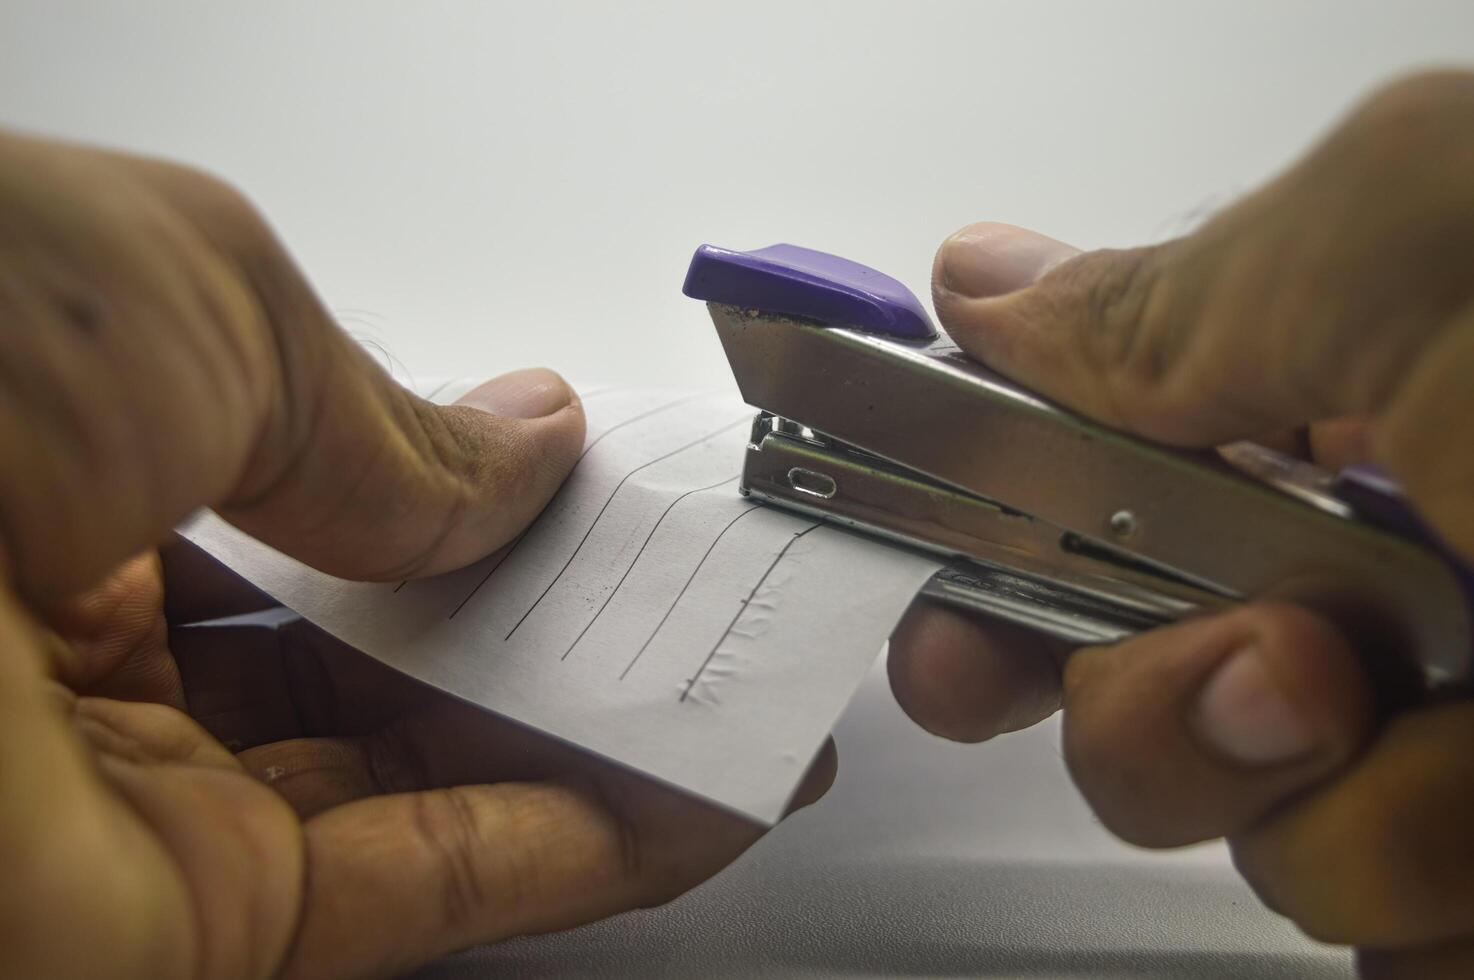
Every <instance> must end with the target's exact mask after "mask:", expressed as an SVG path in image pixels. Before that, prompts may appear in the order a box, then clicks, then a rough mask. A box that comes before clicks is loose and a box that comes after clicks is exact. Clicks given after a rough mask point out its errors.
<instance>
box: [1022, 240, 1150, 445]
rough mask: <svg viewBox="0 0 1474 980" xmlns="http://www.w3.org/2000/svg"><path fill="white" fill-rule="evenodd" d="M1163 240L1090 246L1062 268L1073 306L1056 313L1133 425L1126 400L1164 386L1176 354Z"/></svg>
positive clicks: (1129, 402) (1106, 391)
mask: <svg viewBox="0 0 1474 980" xmlns="http://www.w3.org/2000/svg"><path fill="white" fill-rule="evenodd" d="M1162 248H1163V246H1149V247H1146V248H1140V249H1130V250H1114V249H1107V250H1101V251H1097V252H1089V253H1085V254H1083V255H1080V256H1078V257H1077V258H1075V259H1072V260H1070V261H1069V262H1067V263H1066V264H1065V265H1063V266H1060V267H1059V269H1057V270H1055V272H1054V273H1051V275H1054V276H1058V277H1059V278H1060V280H1061V281H1060V283H1059V285H1060V286H1062V287H1063V288H1062V289H1061V290H1060V291H1059V294H1060V295H1062V296H1070V297H1073V300H1072V305H1073V306H1074V308H1073V309H1072V310H1069V311H1061V313H1062V315H1061V316H1060V317H1058V318H1056V320H1057V322H1063V323H1065V324H1068V325H1070V326H1071V328H1072V329H1073V330H1074V331H1075V332H1076V338H1075V339H1076V346H1077V348H1078V352H1079V355H1080V356H1081V358H1082V359H1083V361H1084V366H1085V367H1086V368H1087V370H1089V371H1090V372H1091V374H1092V375H1093V376H1094V377H1095V378H1096V379H1097V381H1098V383H1099V384H1100V385H1101V386H1102V390H1103V392H1104V394H1105V395H1106V397H1107V399H1108V401H1109V402H1110V404H1111V406H1112V408H1113V410H1114V412H1115V414H1116V415H1117V416H1119V417H1118V418H1116V419H1114V420H1113V421H1116V422H1121V423H1126V424H1128V425H1130V424H1132V421H1133V420H1132V419H1131V418H1130V417H1129V416H1130V415H1131V414H1132V411H1131V409H1130V406H1131V405H1132V404H1134V403H1136V402H1139V401H1141V400H1142V399H1141V396H1142V393H1143V392H1149V391H1152V390H1155V389H1158V388H1160V387H1161V386H1162V384H1163V381H1164V379H1166V378H1167V377H1168V376H1169V374H1170V373H1171V371H1172V368H1173V366H1174V364H1175V361H1176V358H1177V354H1178V351H1177V345H1176V344H1175V343H1174V334H1173V326H1174V324H1173V323H1172V320H1171V318H1170V317H1169V316H1168V315H1166V314H1167V313H1168V310H1167V304H1166V303H1165V298H1166V292H1167V290H1166V287H1167V285H1168V283H1167V277H1165V276H1163V275H1162V274H1161V272H1160V269H1161V251H1162Z"/></svg>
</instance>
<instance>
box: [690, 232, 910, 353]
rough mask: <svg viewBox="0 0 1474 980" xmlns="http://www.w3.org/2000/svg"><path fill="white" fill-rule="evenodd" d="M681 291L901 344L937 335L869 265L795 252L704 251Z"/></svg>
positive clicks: (905, 295)
mask: <svg viewBox="0 0 1474 980" xmlns="http://www.w3.org/2000/svg"><path fill="white" fill-rule="evenodd" d="M681 291H682V292H684V293H685V294H686V295H687V296H690V297H691V298H692V299H702V300H706V301H707V302H710V303H726V304H727V305H729V306H740V307H743V308H744V309H752V310H761V311H762V312H764V313H782V314H786V315H787V316H795V317H802V318H804V319H807V320H816V321H818V322H819V323H822V324H824V325H825V326H830V327H853V328H854V329H856V330H864V331H867V332H869V333H881V334H886V335H888V336H891V337H899V338H903V339H906V340H920V341H930V340H934V339H935V338H936V336H937V331H936V328H935V327H933V326H932V322H931V318H930V317H928V316H927V315H926V310H925V309H924V308H923V307H922V305H921V302H920V301H919V300H917V298H916V297H915V296H914V295H913V294H912V293H911V290H909V289H907V288H906V287H905V286H903V285H901V284H900V283H899V282H897V281H896V280H894V279H892V278H891V277H890V276H888V275H886V274H884V273H882V272H877V271H875V270H874V269H871V268H869V267H868V266H863V265H861V264H860V263H858V262H851V261H850V260H849V259H842V258H840V257H839V256H837V255H829V254H828V253H826V252H816V251H814V250H813V249H809V248H799V247H798V246H797V245H769V246H768V247H767V248H759V249H756V250H754V251H751V252H736V251H733V250H731V249H726V248H717V247H716V246H714V245H702V246H701V247H700V248H698V249H697V250H696V254H695V255H693V256H691V267H690V269H689V270H687V272H686V284H685V286H684V287H682V290H681Z"/></svg>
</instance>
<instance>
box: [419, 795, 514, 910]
mask: <svg viewBox="0 0 1474 980" xmlns="http://www.w3.org/2000/svg"><path fill="white" fill-rule="evenodd" d="M470 794H471V791H470V790H468V789H466V788H463V787H453V788H450V789H442V790H431V791H427V792H424V793H420V794H417V795H416V796H415V798H414V800H415V802H414V812H413V826H414V828H415V831H416V833H417V834H418V835H419V837H420V840H421V844H422V845H423V846H424V848H425V850H426V852H427V853H428V854H429V855H430V856H431V861H432V865H431V869H432V870H431V874H432V878H431V880H432V881H433V882H434V883H435V886H436V887H435V897H436V900H437V902H438V903H439V908H440V913H441V921H443V922H445V923H446V925H447V926H449V927H450V928H451V929H452V930H453V931H455V930H460V929H464V928H466V927H468V926H470V925H472V924H474V923H476V922H477V921H479V920H480V919H481V918H482V917H483V915H485V913H486V910H487V908H488V906H489V905H490V903H492V902H493V901H500V902H503V903H506V904H508V905H510V906H511V907H514V908H515V907H516V903H517V899H518V896H519V894H521V892H522V887H521V883H522V882H523V880H524V879H523V878H522V877H521V876H520V875H518V874H516V873H510V874H505V875H501V876H499V879H498V880H499V883H500V884H503V885H504V886H505V887H504V888H503V889H502V890H501V894H499V895H496V896H493V895H491V894H489V893H488V891H487V888H486V886H485V882H486V879H485V878H484V877H483V868H482V863H483V861H485V860H486V858H487V855H488V854H489V853H490V851H491V849H490V848H488V846H487V844H488V842H487V841H485V840H484V839H483V836H482V832H481V821H480V820H479V819H478V809H479V808H482V807H485V806H487V805H488V803H489V801H490V800H492V799H494V797H492V796H490V795H479V796H477V797H476V798H475V799H474V800H473V799H472V797H471V795H470ZM516 850H517V849H516V848H515V847H511V848H507V849H506V852H507V853H516ZM508 870H509V871H512V872H515V871H516V870H517V869H516V868H515V867H512V868H509V869H508Z"/></svg>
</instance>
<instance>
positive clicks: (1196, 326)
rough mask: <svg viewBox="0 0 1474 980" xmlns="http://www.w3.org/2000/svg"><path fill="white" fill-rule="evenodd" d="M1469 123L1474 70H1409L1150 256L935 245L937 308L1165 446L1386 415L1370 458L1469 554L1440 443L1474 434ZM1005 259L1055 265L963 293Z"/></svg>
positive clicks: (1465, 482) (958, 242)
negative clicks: (1297, 156) (999, 287)
mask: <svg viewBox="0 0 1474 980" xmlns="http://www.w3.org/2000/svg"><path fill="white" fill-rule="evenodd" d="M1471 122H1474V76H1471V75H1468V74H1460V73H1445V74H1441V75H1428V76H1423V77H1420V78H1415V79H1412V80H1409V81H1406V82H1403V83H1401V84H1399V85H1396V86H1393V87H1391V88H1389V89H1388V90H1386V91H1385V92H1383V93H1381V94H1380V95H1378V96H1377V97H1375V98H1373V99H1372V100H1370V101H1369V102H1368V103H1367V104H1366V105H1364V106H1363V107H1362V108H1361V109H1360V110H1358V111H1357V112H1356V113H1354V114H1353V115H1352V117H1351V118H1350V119H1349V120H1348V121H1347V122H1346V123H1345V124H1344V125H1343V126H1342V127H1341V128H1340V129H1339V130H1338V131H1337V132H1335V133H1334V134H1333V135H1332V136H1331V137H1330V138H1329V139H1327V140H1326V141H1325V142H1324V143H1323V144H1322V145H1321V146H1320V147H1318V148H1317V149H1316V150H1315V151H1314V152H1312V153H1311V154H1310V155H1309V156H1308V157H1306V158H1305V160H1304V161H1303V162H1301V163H1300V164H1299V165H1298V166H1296V167H1295V168H1293V169H1292V170H1291V171H1289V172H1288V173H1287V174H1285V175H1284V176H1283V177H1281V178H1280V179H1279V180H1277V181H1275V182H1273V183H1272V184H1270V185H1268V186H1267V187H1265V188H1264V189H1262V190H1261V191H1259V192H1258V193H1257V194H1254V195H1252V196H1250V197H1248V198H1246V199H1245V200H1244V201H1242V202H1240V203H1239V204H1238V205H1236V206H1234V207H1232V208H1230V209H1228V210H1227V211H1225V212H1223V213H1222V214H1220V215H1219V216H1218V217H1216V218H1215V219H1214V220H1212V221H1210V222H1209V223H1208V224H1206V225H1205V226H1204V227H1203V228H1201V229H1200V230H1199V231H1197V232H1195V233H1194V234H1192V235H1189V236H1187V237H1186V238H1183V239H1180V240H1177V241H1172V242H1168V243H1166V244H1163V245H1158V246H1152V247H1149V248H1141V249H1131V250H1125V251H1101V252H1091V253H1086V254H1083V255H1079V256H1076V257H1073V258H1070V257H1069V253H1070V250H1069V249H1068V247H1066V246H1060V245H1059V244H1058V243H1050V241H1049V240H1047V239H1043V238H1042V236H1037V235H1033V234H1031V233H1028V232H1023V231H1020V230H1017V229H1014V230H1013V231H1011V232H1009V233H1008V234H1002V233H999V232H998V231H997V229H998V228H999V226H975V227H974V228H972V229H965V230H964V231H963V232H960V233H959V234H958V235H956V236H954V237H953V238H952V239H951V240H949V241H948V242H947V243H945V244H944V245H943V246H942V248H941V251H940V252H939V253H938V257H937V263H936V269H935V273H934V280H933V282H934V294H935V299H936V306H937V310H938V313H939V315H940V316H941V318H942V320H943V322H944V323H945V325H946V326H947V328H948V330H949V332H950V333H951V335H952V336H953V337H954V338H955V339H956V340H957V342H958V343H959V344H960V345H961V346H962V347H963V348H964V349H966V350H967V351H969V352H970V353H971V354H973V355H974V356H976V357H978V358H979V359H981V360H983V361H984V362H986V363H988V364H989V365H991V366H992V367H994V368H996V369H998V370H1000V371H1002V372H1003V373H1005V374H1008V375H1010V376H1012V377H1014V378H1015V379H1017V380H1019V381H1021V382H1023V383H1025V384H1027V385H1029V386H1031V387H1034V388H1036V389H1038V390H1039V391H1041V392H1043V393H1044V394H1047V395H1049V396H1051V397H1053V398H1055V399H1057V400H1059V401H1061V402H1063V403H1065V404H1067V405H1070V406H1072V407H1074V408H1076V409H1079V410H1081V411H1083V412H1085V413H1086V414H1089V415H1091V416H1094V417H1096V418H1099V419H1101V420H1103V421H1105V422H1107V423H1108V424H1111V425H1114V426H1117V427H1120V428H1124V429H1127V430H1131V431H1134V432H1137V433H1139V434H1142V435H1145V436H1148V437H1150V438H1153V439H1157V440H1161V441H1164V442H1169V443H1176V444H1186V445H1195V446H1208V445H1213V444H1216V443H1221V442H1226V441H1229V440H1231V439H1238V438H1249V437H1252V436H1253V435H1254V434H1256V433H1260V432H1266V431H1272V430H1274V429H1276V428H1280V427H1283V426H1295V425H1300V424H1303V423H1306V422H1309V421H1313V420H1318V419H1325V418H1331V417H1335V416H1340V415H1347V414H1364V415H1373V416H1376V417H1377V418H1378V419H1379V424H1378V427H1377V429H1376V435H1375V438H1376V442H1377V448H1378V453H1377V455H1378V456H1379V457H1381V458H1383V459H1385V461H1386V462H1387V463H1388V465H1389V466H1391V467H1392V469H1393V471H1394V472H1395V473H1396V474H1397V475H1398V476H1399V477H1400V478H1401V479H1402V480H1403V482H1404V483H1405V484H1406V485H1407V486H1408V488H1409V489H1410V491H1412V492H1413V494H1414V495H1415V499H1418V500H1419V501H1420V502H1421V503H1422V505H1423V506H1424V508H1425V509H1426V511H1427V513H1428V515H1429V516H1430V518H1431V519H1433V521H1434V522H1435V524H1438V525H1439V526H1440V528H1441V529H1442V530H1443V531H1444V532H1445V533H1446V534H1447V535H1449V537H1450V539H1451V541H1453V542H1454V543H1455V544H1456V545H1460V546H1463V547H1465V548H1467V549H1468V550H1469V551H1470V552H1471V553H1474V511H1471V510H1470V509H1469V508H1468V507H1467V487H1468V486H1470V485H1471V484H1474V456H1470V455H1469V454H1467V453H1449V452H1443V451H1442V449H1443V448H1444V447H1447V446H1450V445H1471V444H1474V388H1471V386H1469V385H1468V383H1467V379H1468V378H1469V377H1470V375H1471V373H1474V309H1471V302H1470V301H1471V298H1474V281H1471V280H1470V278H1469V276H1468V274H1467V269H1468V263H1469V259H1470V256H1471V255H1474V203H1471V202H1474V176H1471V175H1474V170H1471V169H1470V168H1469V167H1467V166H1464V165H1463V164H1461V163H1456V162H1455V161H1464V160H1467V159H1469V157H1470V155H1471V154H1474V125H1470V123H1471ZM1389 188H1395V189H1396V192H1395V193H1388V189H1389ZM979 227H981V228H982V231H981V232H980V231H979ZM980 238H981V240H982V241H983V242H984V247H979V246H978V242H979V240H980ZM1014 254H1019V255H1022V256H1024V257H1025V258H1024V259H1023V260H1021V261H1023V262H1024V264H1026V265H1029V266H1033V267H1037V268H1039V269H1042V270H1047V271H1044V272H1043V274H1042V276H1041V277H1040V278H1039V279H1038V280H1037V281H1036V282H1035V283H1034V284H1033V285H1031V286H1028V287H1026V288H1022V289H1018V290H1015V291H1013V292H1010V293H1007V294H1005V295H998V294H997V292H996V290H992V289H990V288H988V286H989V284H988V283H987V282H986V281H984V282H983V285H984V287H985V288H983V289H982V290H975V289H974V288H973V286H974V284H975V283H976V282H977V280H978V278H979V276H978V270H979V269H980V268H981V269H983V270H984V271H986V270H987V269H991V268H993V267H995V266H997V265H998V264H999V263H1000V262H1002V263H1006V262H1008V261H1010V258H1009V257H1011V256H1012V255H1014ZM1041 255H1043V258H1041V257H1040V256H1041ZM1000 256H1002V257H1000ZM1061 260H1063V261H1061ZM982 278H983V279H984V280H986V279H987V276H986V275H983V276H982ZM1430 449H1431V450H1432V451H1429V450H1430Z"/></svg>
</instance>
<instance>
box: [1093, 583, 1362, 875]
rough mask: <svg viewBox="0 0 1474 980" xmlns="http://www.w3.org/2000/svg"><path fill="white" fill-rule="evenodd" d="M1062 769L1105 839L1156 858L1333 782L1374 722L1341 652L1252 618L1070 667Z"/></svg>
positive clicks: (1259, 613)
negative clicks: (1158, 850)
mask: <svg viewBox="0 0 1474 980" xmlns="http://www.w3.org/2000/svg"><path fill="white" fill-rule="evenodd" d="M1064 700H1065V727H1064V747H1065V759H1066V761H1067V762H1068V764H1069V767H1070V771H1071V773H1072V774H1073V775H1074V777H1075V780H1076V782H1077V783H1078V784H1079V786H1080V789H1081V791H1082V793H1083V794H1084V795H1085V798H1086V799H1087V800H1088V801H1089V802H1090V804H1091V806H1092V807H1093V808H1094V809H1095V811H1096V813H1097V814H1099V816H1100V818H1101V820H1102V821H1103V822H1104V823H1105V824H1106V826H1107V827H1109V828H1110V829H1111V830H1112V831H1114V832H1115V833H1117V834H1118V835H1120V836H1121V837H1123V838H1125V839H1126V840H1128V841H1131V842H1133V843H1136V844H1141V845H1145V846H1150V847H1168V846H1175V845H1178V844H1188V843H1193V842H1195V841H1200V840H1207V839H1211V838H1215V837H1220V836H1223V835H1225V834H1234V833H1238V832H1240V831H1243V830H1244V829H1246V828H1248V827H1250V826H1252V825H1253V824H1254V823H1256V822H1257V821H1258V820H1260V819H1261V818H1262V817H1263V816H1264V815H1265V814H1267V813H1269V812H1270V811H1272V810H1273V809H1274V808H1275V807H1277V806H1279V805H1281V804H1283V803H1284V802H1285V801H1286V800H1288V799H1290V798H1292V797H1293V796H1295V795H1296V794H1298V793H1302V792H1304V791H1305V790H1307V789H1308V788H1310V787H1312V786H1315V785H1317V784H1319V783H1320V782H1322V781H1324V780H1325V779H1327V778H1328V777H1329V776H1331V775H1332V774H1333V773H1336V772H1338V771H1339V770H1340V769H1342V768H1343V767H1344V766H1345V765H1346V764H1347V763H1348V761H1349V760H1350V759H1351V758H1352V757H1353V756H1354V755H1355V754H1356V752H1357V750H1358V748H1359V747H1360V746H1361V744H1362V742H1363V740H1364V739H1365V737H1366V735H1367V732H1368V729H1369V727H1370V725H1371V722H1372V705H1371V701H1370V696H1369V692H1368V685H1367V683H1366V681H1365V680H1364V678H1363V676H1362V673H1361V670H1360V668H1359V665H1358V662H1357V659H1356V657H1355V655H1354V654H1353V652H1352V651H1351V649H1350V647H1349V646H1348V645H1347V643H1346V641H1345V640H1344V639H1343V638H1342V637H1341V636H1340V634H1339V633H1338V632H1337V631H1335V630H1334V629H1333V628H1332V627H1331V626H1330V625H1328V624H1327V623H1326V622H1325V621H1324V620H1322V619H1320V618H1319V617H1317V616H1315V615H1314V614H1312V613H1309V612H1306V611H1304V610H1302V609H1299V608H1296V607H1292V606H1287V605H1274V604H1263V605H1253V606H1246V607H1244V608H1242V609H1239V610H1235V611H1234V612H1230V613H1226V614H1223V615H1221V616H1216V617H1212V618H1203V619H1196V620H1190V621H1188V622H1183V623H1179V624H1177V625H1174V626H1169V627H1165V628H1162V629H1158V630H1153V631H1152V632H1150V633H1145V634H1143V635H1141V636H1138V637H1136V638H1134V639H1131V640H1127V641H1125V642H1123V643H1120V644H1117V645H1115V646H1112V647H1097V648H1092V649H1087V650H1082V651H1081V652H1079V653H1077V654H1076V655H1075V656H1074V657H1073V658H1071V660H1070V661H1069V663H1068V664H1067V665H1066V668H1065V698H1064Z"/></svg>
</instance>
